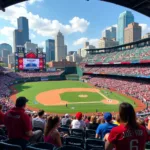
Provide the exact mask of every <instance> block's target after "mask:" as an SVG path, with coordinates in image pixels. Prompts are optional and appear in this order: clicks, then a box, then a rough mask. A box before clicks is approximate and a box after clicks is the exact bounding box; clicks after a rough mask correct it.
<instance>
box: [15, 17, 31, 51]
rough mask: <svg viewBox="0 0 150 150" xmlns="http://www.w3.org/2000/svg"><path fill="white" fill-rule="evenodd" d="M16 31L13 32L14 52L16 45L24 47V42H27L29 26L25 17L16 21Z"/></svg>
mask: <svg viewBox="0 0 150 150" xmlns="http://www.w3.org/2000/svg"><path fill="white" fill-rule="evenodd" d="M17 22H18V29H16V30H14V32H13V46H14V48H13V49H14V52H15V51H16V47H17V45H21V46H24V44H25V43H26V42H29V41H30V40H29V25H28V19H27V18H25V17H19V18H18V19H17Z"/></svg>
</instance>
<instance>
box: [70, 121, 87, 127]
mask: <svg viewBox="0 0 150 150" xmlns="http://www.w3.org/2000/svg"><path fill="white" fill-rule="evenodd" d="M71 125H72V129H84V128H85V127H86V125H85V123H84V121H82V120H73V121H72V123H71Z"/></svg>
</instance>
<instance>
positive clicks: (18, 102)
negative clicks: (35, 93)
mask: <svg viewBox="0 0 150 150" xmlns="http://www.w3.org/2000/svg"><path fill="white" fill-rule="evenodd" d="M28 101H29V100H28V99H27V98H26V97H18V98H17V100H16V107H23V106H24V105H25V104H26V103H27V102H28Z"/></svg>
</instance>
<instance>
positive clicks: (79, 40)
mask: <svg viewBox="0 0 150 150" xmlns="http://www.w3.org/2000/svg"><path fill="white" fill-rule="evenodd" d="M86 41H88V42H89V43H90V45H93V46H95V47H98V41H99V39H88V38H87V37H82V38H80V39H78V40H76V41H74V42H73V45H74V46H77V45H83V44H84V42H86Z"/></svg>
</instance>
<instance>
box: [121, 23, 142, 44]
mask: <svg viewBox="0 0 150 150" xmlns="http://www.w3.org/2000/svg"><path fill="white" fill-rule="evenodd" d="M124 30H125V31H124V43H130V42H135V41H138V40H140V39H141V34H142V27H141V26H139V24H138V23H135V22H133V23H130V24H129V25H128V26H127V27H126V28H125V29H124Z"/></svg>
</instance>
